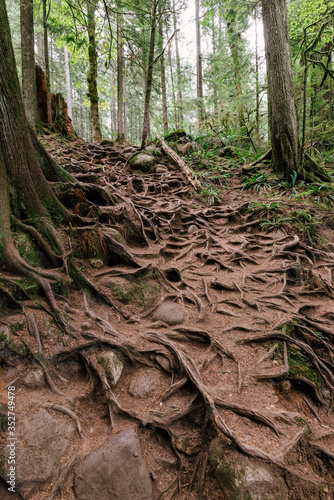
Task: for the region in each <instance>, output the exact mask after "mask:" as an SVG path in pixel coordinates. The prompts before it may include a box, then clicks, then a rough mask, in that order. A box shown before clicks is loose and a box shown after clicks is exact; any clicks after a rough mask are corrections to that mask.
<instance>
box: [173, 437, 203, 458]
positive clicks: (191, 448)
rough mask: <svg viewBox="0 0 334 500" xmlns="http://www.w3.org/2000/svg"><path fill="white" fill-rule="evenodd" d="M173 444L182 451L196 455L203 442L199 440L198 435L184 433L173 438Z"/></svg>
mask: <svg viewBox="0 0 334 500" xmlns="http://www.w3.org/2000/svg"><path fill="white" fill-rule="evenodd" d="M174 446H175V448H177V449H178V450H179V451H181V452H182V453H185V454H186V455H189V456H193V455H198V453H199V452H200V451H201V449H202V448H203V443H202V442H201V441H200V439H199V438H198V436H191V435H186V434H184V435H181V436H177V437H176V438H175V441H174Z"/></svg>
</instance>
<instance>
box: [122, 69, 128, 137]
mask: <svg viewBox="0 0 334 500" xmlns="http://www.w3.org/2000/svg"><path fill="white" fill-rule="evenodd" d="M123 124H124V139H125V140H126V141H127V140H128V103H127V96H126V68H125V67H123Z"/></svg>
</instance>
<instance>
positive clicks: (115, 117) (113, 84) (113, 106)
mask: <svg viewBox="0 0 334 500" xmlns="http://www.w3.org/2000/svg"><path fill="white" fill-rule="evenodd" d="M111 89H112V94H111V108H112V120H113V122H112V123H113V127H112V128H113V131H114V134H115V136H116V130H117V116H116V99H115V76H114V70H113V68H111Z"/></svg>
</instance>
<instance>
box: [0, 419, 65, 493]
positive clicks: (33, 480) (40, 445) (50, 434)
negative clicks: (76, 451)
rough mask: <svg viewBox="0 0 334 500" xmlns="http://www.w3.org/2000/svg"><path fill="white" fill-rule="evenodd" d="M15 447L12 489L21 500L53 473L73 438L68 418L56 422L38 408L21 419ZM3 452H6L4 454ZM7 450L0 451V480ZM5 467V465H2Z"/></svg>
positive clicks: (33, 491)
mask: <svg viewBox="0 0 334 500" xmlns="http://www.w3.org/2000/svg"><path fill="white" fill-rule="evenodd" d="M18 431H19V433H18V440H17V443H18V444H17V446H16V450H15V451H16V463H17V464H19V467H17V468H16V489H17V491H18V492H19V493H20V495H21V496H22V497H23V498H24V500H26V499H28V498H30V497H31V496H32V495H33V494H34V493H35V492H36V491H39V490H40V487H41V485H42V484H43V483H45V482H46V481H47V480H49V479H50V478H51V477H52V476H53V475H54V473H55V471H56V470H57V467H58V464H59V462H60V460H61V458H62V456H63V455H64V453H65V451H66V449H67V447H68V446H69V444H70V442H71V440H72V439H73V437H74V433H75V429H74V426H73V425H72V424H71V423H69V419H68V418H65V417H62V418H61V419H57V418H55V417H53V416H51V415H50V413H48V412H47V411H46V410H44V409H41V410H39V411H38V412H37V413H34V414H33V415H31V416H29V417H27V418H23V419H22V420H21V421H20V426H19V427H18ZM5 450H7V451H5ZM8 451H9V448H4V449H3V450H1V451H0V468H1V475H2V477H3V478H5V477H6V474H7V472H8V470H2V467H3V465H2V464H7V457H6V454H7V453H8ZM4 467H6V465H4Z"/></svg>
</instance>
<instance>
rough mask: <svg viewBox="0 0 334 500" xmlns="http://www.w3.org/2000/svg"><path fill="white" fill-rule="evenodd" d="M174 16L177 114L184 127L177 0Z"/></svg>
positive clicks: (180, 125)
mask: <svg viewBox="0 0 334 500" xmlns="http://www.w3.org/2000/svg"><path fill="white" fill-rule="evenodd" d="M173 10H174V12H173V18H174V32H175V35H174V38H175V58H176V77H177V106H178V110H177V114H178V122H179V127H181V128H182V127H183V101H182V82H181V62H180V52H179V37H178V32H177V20H176V12H175V0H174V2H173Z"/></svg>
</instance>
